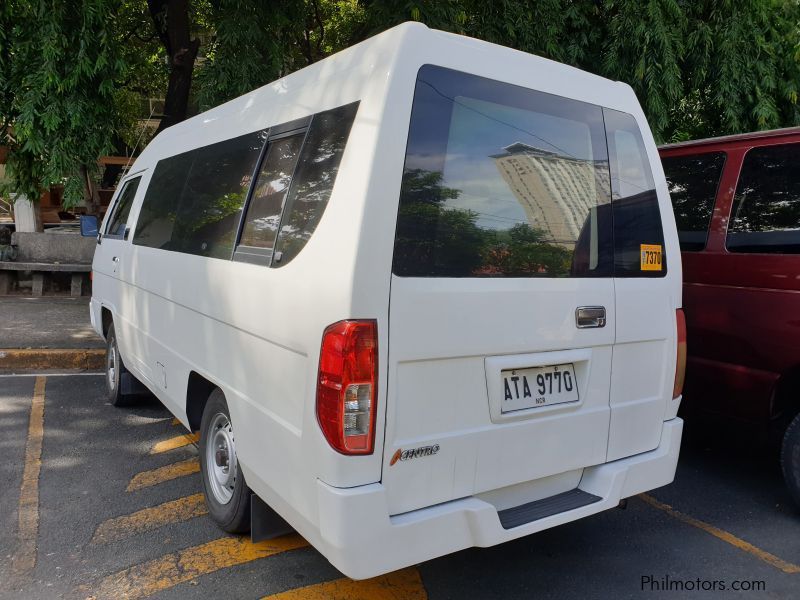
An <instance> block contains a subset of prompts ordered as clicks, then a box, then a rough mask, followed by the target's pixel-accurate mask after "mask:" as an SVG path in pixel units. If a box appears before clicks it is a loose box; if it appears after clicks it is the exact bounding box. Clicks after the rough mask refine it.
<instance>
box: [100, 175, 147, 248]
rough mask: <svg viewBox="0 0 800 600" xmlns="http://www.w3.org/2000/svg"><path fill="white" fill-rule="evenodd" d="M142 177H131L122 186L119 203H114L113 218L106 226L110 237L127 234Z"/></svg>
mask: <svg viewBox="0 0 800 600" xmlns="http://www.w3.org/2000/svg"><path fill="white" fill-rule="evenodd" d="M140 179H141V178H140V177H137V178H136V179H131V180H130V181H127V182H126V183H125V187H124V188H122V192H120V194H119V197H118V198H117V203H116V204H115V205H114V212H113V213H112V215H111V219H109V221H108V227H106V235H107V236H110V237H120V238H121V237H123V236H124V235H125V227H126V226H127V224H128V215H129V214H130V212H131V206H132V205H133V199H134V197H135V196H136V190H137V189H138V188H139V180H140Z"/></svg>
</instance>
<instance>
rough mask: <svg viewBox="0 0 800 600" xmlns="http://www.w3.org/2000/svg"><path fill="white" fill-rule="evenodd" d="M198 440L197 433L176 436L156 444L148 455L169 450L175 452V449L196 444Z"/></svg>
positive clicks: (198, 435)
mask: <svg viewBox="0 0 800 600" xmlns="http://www.w3.org/2000/svg"><path fill="white" fill-rule="evenodd" d="M199 439H200V434H199V433H184V434H181V435H177V436H175V437H173V438H169V439H168V440H164V441H163V442H158V443H157V444H156V445H155V446H153V447H152V448H151V449H150V454H161V453H162V452H169V451H170V450H175V449H176V448H183V447H184V446H189V445H191V444H196V443H197V440H199Z"/></svg>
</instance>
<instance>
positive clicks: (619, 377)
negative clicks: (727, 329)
mask: <svg viewBox="0 0 800 600" xmlns="http://www.w3.org/2000/svg"><path fill="white" fill-rule="evenodd" d="M603 114H604V119H605V126H606V135H607V139H608V153H609V169H610V173H611V189H612V206H613V214H614V262H615V264H614V284H615V290H616V305H617V310H616V314H617V319H616V340H615V346H614V359H613V369H612V376H611V426H610V428H609V440H608V460H609V461H611V460H616V459H618V458H623V457H626V456H632V455H634V454H639V453H641V452H646V451H648V450H652V449H653V448H655V447H656V446H658V444H659V442H660V440H661V430H662V427H663V423H664V419H665V415H666V414H667V413H668V408H669V406H668V405H669V404H671V403H672V388H673V384H674V376H675V370H674V365H675V362H674V360H675V353H676V322H675V309H676V308H677V307H678V306H679V304H678V302H679V300H680V289H681V287H680V286H681V283H680V280H681V274H680V273H681V269H680V261H679V254H678V251H677V250H678V249H677V248H670V252H672V257H673V259H674V260H672V261H668V260H667V248H666V246H665V244H664V230H663V224H662V219H661V215H660V210H659V200H658V195H657V193H656V189H655V183H654V178H653V174H652V172H651V169H650V163H649V160H648V157H647V150H646V148H645V145H644V141H643V139H642V134H641V132H640V130H639V126H638V125H637V123H636V119H635V118H634V117H633V116H632V115H629V114H626V113H623V112H619V111H615V110H609V109H603ZM653 151H654V152H655V148H653ZM665 200H666V198H665ZM665 205H667V206H668V204H667V203H666V202H665ZM673 227H674V226H673ZM668 263H669V264H668ZM675 410H677V409H675ZM672 414H673V415H674V412H673V413H672Z"/></svg>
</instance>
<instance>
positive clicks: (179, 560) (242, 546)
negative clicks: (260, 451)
mask: <svg viewBox="0 0 800 600" xmlns="http://www.w3.org/2000/svg"><path fill="white" fill-rule="evenodd" d="M305 546H308V542H306V541H305V540H304V539H303V538H301V537H300V536H299V535H296V534H293V535H288V536H284V537H280V538H276V539H274V540H268V541H265V542H259V543H257V544H254V543H252V542H251V541H250V540H248V539H247V538H243V537H226V538H220V539H218V540H214V541H213V542H208V543H207V544H203V545H201V546H194V547H192V548H187V549H185V550H180V551H178V552H173V553H171V554H167V555H165V556H162V557H160V558H156V559H154V560H151V561H149V562H146V563H142V564H140V565H136V566H133V567H130V568H129V569H125V570H124V571H120V572H118V573H114V574H113V575H109V576H108V577H106V578H105V579H103V580H101V581H100V583H99V584H98V586H97V588H96V589H95V590H84V591H87V592H88V593H89V595H91V596H92V597H94V598H95V600H104V599H106V598H111V599H118V598H119V599H122V598H124V599H127V600H133V599H135V598H143V597H145V596H149V595H151V594H155V593H156V592H159V591H161V590H166V589H169V588H171V587H174V586H176V585H178V584H179V583H183V582H185V581H190V580H192V579H195V578H197V577H200V576H201V575H206V574H208V573H213V572H215V571H219V570H220V569H225V568H228V567H233V566H236V565H241V564H244V563H248V562H252V561H254V560H258V559H260V558H266V557H267V556H273V555H275V554H280V553H281V552H287V551H289V550H295V549H296V548H303V547H305Z"/></svg>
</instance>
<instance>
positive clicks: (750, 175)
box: [659, 127, 800, 492]
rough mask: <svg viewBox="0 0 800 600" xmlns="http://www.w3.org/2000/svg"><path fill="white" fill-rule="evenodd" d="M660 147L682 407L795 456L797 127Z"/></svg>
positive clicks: (799, 420)
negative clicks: (672, 236) (779, 440)
mask: <svg viewBox="0 0 800 600" xmlns="http://www.w3.org/2000/svg"><path fill="white" fill-rule="evenodd" d="M659 151H660V154H661V159H662V163H663V166H664V171H665V174H666V177H667V182H668V184H669V188H670V195H671V198H672V203H673V208H674V210H675V220H676V222H677V225H678V235H679V239H680V240H681V256H682V259H683V281H684V285H683V306H684V311H685V314H686V323H687V332H688V339H689V346H688V363H687V369H686V384H685V387H684V396H685V398H686V402H685V403H684V408H685V409H686V410H687V411H688V412H690V413H692V412H694V411H702V412H703V413H711V414H714V415H717V416H721V417H726V418H730V419H735V420H737V421H740V422H745V423H749V424H753V425H758V426H762V427H763V431H765V432H768V431H774V432H776V433H779V434H780V435H782V436H783V437H784V443H783V452H784V456H783V460H784V463H786V462H787V461H792V460H794V461H797V459H798V457H800V449H797V448H795V446H794V445H793V444H795V443H796V442H794V439H795V438H797V439H800V431H794V430H800V417H798V416H797V415H798V412H800V127H797V128H791V129H781V130H776V131H767V132H758V133H751V134H744V135H735V136H728V137H721V138H712V139H706V140H698V141H691V142H685V143H679V144H670V145H667V146H662V147H661V148H660V149H659ZM793 419H794V421H795V423H792V421H793ZM790 423H792V425H791V426H790ZM787 427H788V431H787ZM790 437H791V438H792V439H788V438H790ZM787 444H788V445H789V446H788V447H787ZM787 452H788V453H789V455H788V456H787ZM787 467H789V468H797V469H800V467H798V466H797V465H794V466H792V465H787V464H784V473H785V474H786V475H787V483H790V489H791V487H792V485H791V481H789V479H790V475H791V474H790V473H787ZM798 473H800V471H798ZM795 492H797V490H795Z"/></svg>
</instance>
